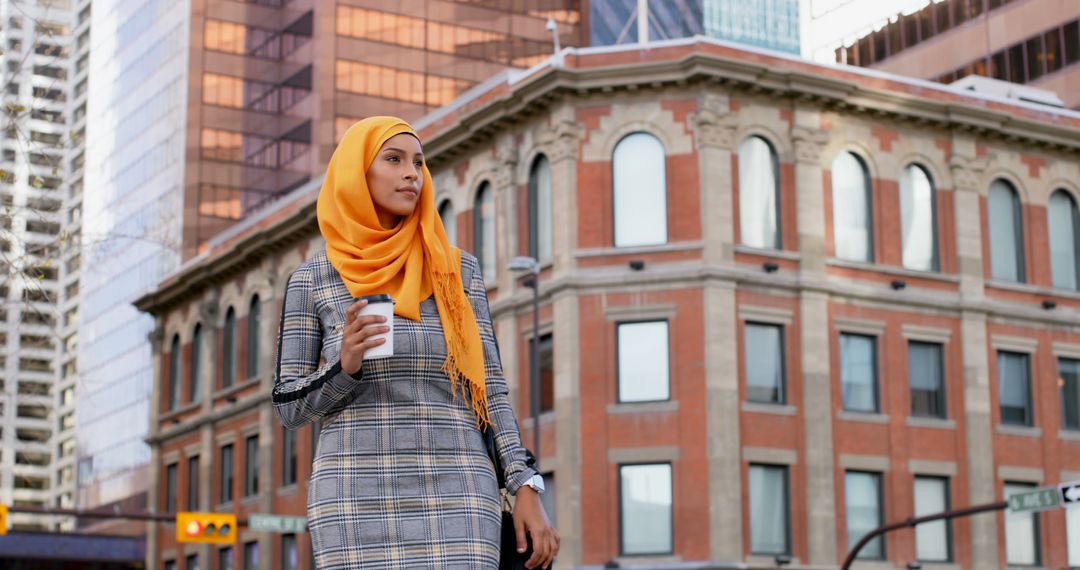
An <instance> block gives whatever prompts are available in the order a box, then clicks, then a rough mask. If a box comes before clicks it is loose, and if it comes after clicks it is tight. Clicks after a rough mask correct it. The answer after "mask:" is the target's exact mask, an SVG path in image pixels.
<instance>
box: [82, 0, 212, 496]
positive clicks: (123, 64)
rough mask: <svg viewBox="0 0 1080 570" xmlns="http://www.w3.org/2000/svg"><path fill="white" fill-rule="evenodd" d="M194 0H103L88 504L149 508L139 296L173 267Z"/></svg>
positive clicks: (93, 106) (148, 322)
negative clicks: (146, 502) (190, 26)
mask: <svg viewBox="0 0 1080 570" xmlns="http://www.w3.org/2000/svg"><path fill="white" fill-rule="evenodd" d="M190 12H191V6H190V3H189V2H186V1H181V2H177V1H173V0H143V1H141V2H132V1H131V0H95V1H94V3H93V15H92V24H91V25H92V28H93V30H94V35H93V40H92V42H93V45H92V48H91V50H90V77H91V82H90V93H89V97H88V101H87V113H88V115H89V117H90V121H89V123H88V130H87V137H88V141H89V142H88V144H87V146H86V172H87V174H86V182H85V193H84V220H83V233H84V236H83V260H84V261H83V286H82V303H81V306H82V308H83V309H82V319H81V324H80V346H79V363H80V367H81V370H80V375H79V384H78V394H79V403H78V407H77V424H78V430H77V454H78V484H79V491H78V497H77V502H78V504H79V506H80V507H83V508H93V507H100V506H105V505H110V504H123V505H124V506H127V507H132V508H143V507H145V497H146V488H147V485H148V481H147V480H146V469H145V466H146V464H147V463H148V462H149V460H150V451H149V448H148V447H147V445H146V443H145V441H144V438H145V437H146V435H147V422H148V418H149V415H150V413H149V399H150V389H151V378H152V376H151V351H150V343H149V342H148V339H147V335H148V334H149V333H150V332H151V331H152V330H153V326H154V323H153V320H152V319H151V318H149V317H148V316H146V315H143V314H140V313H139V312H138V311H137V310H136V309H135V307H133V306H132V305H131V302H132V301H133V300H134V299H135V298H136V297H138V296H139V295H141V294H143V293H145V292H146V291H148V290H150V289H152V288H153V287H154V286H155V285H156V284H157V283H158V282H159V281H161V279H162V278H163V277H164V276H165V275H166V274H168V273H169V272H170V271H172V270H173V269H174V268H176V267H177V265H178V263H179V261H180V236H181V230H182V227H181V223H182V220H183V217H182V216H181V215H179V213H180V212H181V211H182V209H183V180H184V168H185V164H184V147H185V143H186V140H185V134H186V133H185V125H186V122H185V116H186V113H185V111H186V106H187V99H188V82H187V77H188V47H189V39H188V38H189V37H190V29H189V23H190V18H189V15H190Z"/></svg>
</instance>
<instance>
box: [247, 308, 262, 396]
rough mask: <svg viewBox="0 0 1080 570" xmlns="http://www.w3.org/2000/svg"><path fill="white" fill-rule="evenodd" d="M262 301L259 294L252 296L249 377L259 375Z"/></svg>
mask: <svg viewBox="0 0 1080 570" xmlns="http://www.w3.org/2000/svg"><path fill="white" fill-rule="evenodd" d="M261 309H262V303H260V302H259V296H258V295H255V296H253V297H252V298H251V306H250V307H248V320H247V377H248V378H254V377H255V376H258V375H259V330H260V329H261V328H262V327H261V326H260V325H259V312H260V310H261Z"/></svg>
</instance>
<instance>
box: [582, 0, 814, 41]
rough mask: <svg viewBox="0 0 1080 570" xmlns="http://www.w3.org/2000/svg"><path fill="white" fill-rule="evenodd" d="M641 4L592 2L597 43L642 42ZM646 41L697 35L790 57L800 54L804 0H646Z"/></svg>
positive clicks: (635, 0)
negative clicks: (800, 6)
mask: <svg viewBox="0 0 1080 570" xmlns="http://www.w3.org/2000/svg"><path fill="white" fill-rule="evenodd" d="M641 4H642V2H639V0H599V1H593V2H590V3H589V36H590V41H591V43H592V45H621V44H631V43H637V42H640V41H642V40H643V38H641V34H640V33H639V29H640V28H639V19H638V16H639V14H638V12H639V7H640V6H641ZM644 4H645V5H646V6H647V7H648V20H647V22H648V37H647V38H644V39H645V40H646V41H658V40H670V39H676V38H685V37H690V36H694V35H698V34H702V35H706V36H709V37H713V38H717V39H721V40H727V41H732V42H737V43H741V44H745V45H749V46H755V47H761V48H765V49H771V50H776V51H783V52H788V53H794V54H798V53H799V46H800V44H799V0H647V1H646V2H644Z"/></svg>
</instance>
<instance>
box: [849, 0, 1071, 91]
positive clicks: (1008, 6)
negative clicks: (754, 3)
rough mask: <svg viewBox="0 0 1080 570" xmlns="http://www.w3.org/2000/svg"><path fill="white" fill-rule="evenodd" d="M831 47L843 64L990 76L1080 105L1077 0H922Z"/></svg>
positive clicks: (928, 75) (946, 76)
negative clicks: (915, 7)
mask: <svg viewBox="0 0 1080 570" xmlns="http://www.w3.org/2000/svg"><path fill="white" fill-rule="evenodd" d="M841 42H842V43H841ZM832 47H833V50H834V57H835V60H836V61H837V62H839V63H846V64H849V65H858V66H862V67H872V68H874V69H880V70H882V71H888V72H890V73H897V74H901V75H908V76H911V77H918V78H922V79H929V80H933V81H939V82H941V83H952V82H954V81H956V80H959V79H963V78H964V77H967V76H969V75H979V76H984V77H990V78H994V79H997V80H1001V81H1007V82H1010V83H1016V84H1024V85H1029V86H1032V87H1037V88H1041V89H1045V90H1048V91H1052V92H1054V93H1056V94H1057V95H1058V97H1060V98H1061V100H1062V101H1063V102H1064V104H1065V106H1067V107H1069V108H1080V3H1078V2H1075V1H1073V0H942V1H935V2H932V3H927V2H922V6H921V7H918V8H917V9H911V10H908V11H906V12H904V13H901V14H893V15H892V17H891V18H890V19H889V20H888V21H887V22H885V23H884V24H883V25H881V26H880V27H879V28H878V29H875V30H867V31H866V33H863V34H860V35H859V36H858V37H854V38H846V39H841V38H838V39H837V42H836V43H835V44H834V45H833V46H832Z"/></svg>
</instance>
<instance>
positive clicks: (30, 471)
mask: <svg viewBox="0 0 1080 570" xmlns="http://www.w3.org/2000/svg"><path fill="white" fill-rule="evenodd" d="M74 27H75V14H74V11H73V6H72V3H71V2H68V1H66V0H49V1H45V0H41V1H37V2H15V1H13V0H3V1H0V42H2V47H3V52H4V57H3V65H4V68H3V85H4V87H3V89H4V91H3V94H2V95H0V97H2V101H3V118H2V121H3V124H2V131H0V146H2V148H3V155H2V157H0V447H2V448H3V449H4V450H5V451H4V453H3V454H0V502H2V503H4V504H8V505H16V506H46V505H51V504H53V503H54V502H55V501H56V500H57V496H58V493H59V492H58V489H59V488H60V487H62V486H66V485H68V483H69V481H70V479H71V472H70V471H67V470H65V467H64V466H63V463H62V458H61V457H59V455H62V453H63V452H64V450H65V449H67V448H66V447H64V446H63V445H60V442H61V441H64V440H63V437H62V436H63V435H64V434H65V433H69V430H70V427H71V426H70V425H69V422H70V420H69V418H68V416H66V415H64V414H63V413H62V410H61V409H59V408H60V402H61V401H64V398H68V399H69V400H70V396H71V395H70V393H69V392H65V391H64V390H63V389H62V386H61V384H60V382H59V380H60V376H61V374H62V364H63V363H65V362H67V361H68V359H67V355H68V354H69V352H68V350H67V349H68V346H67V343H66V342H65V341H66V339H67V337H66V336H64V333H65V332H67V331H68V327H67V322H66V321H65V318H64V314H63V313H64V311H65V309H67V308H69V307H70V306H71V304H70V301H71V300H72V299H73V298H74V297H77V295H78V267H77V264H76V265H75V266H72V265H69V264H66V263H65V259H68V258H67V257H66V256H67V255H68V253H67V252H69V251H71V248H70V247H69V246H70V244H71V240H70V236H71V235H72V234H71V232H70V229H71V228H70V227H68V226H67V223H66V222H67V220H68V214H69V212H70V211H71V208H72V207H73V206H72V203H73V201H74V202H77V198H73V197H72V195H71V193H70V187H69V186H68V185H67V184H66V182H67V181H68V180H70V168H69V167H70V164H69V163H68V162H67V161H66V160H65V158H66V157H67V153H68V152H69V151H70V148H71V146H72V144H73V142H72V137H71V136H69V133H70V132H71V123H70V117H69V113H68V111H69V98H70V85H71V84H72V73H71V62H72V59H71V55H72V50H73V47H74V46H73V34H72V32H73V28H74ZM53 522H54V521H50V520H48V519H45V518H42V517H40V516H27V515H15V516H13V517H12V524H13V527H14V528H17V529H25V530H33V529H47V528H49V527H50V526H52V524H53Z"/></svg>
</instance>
